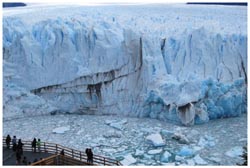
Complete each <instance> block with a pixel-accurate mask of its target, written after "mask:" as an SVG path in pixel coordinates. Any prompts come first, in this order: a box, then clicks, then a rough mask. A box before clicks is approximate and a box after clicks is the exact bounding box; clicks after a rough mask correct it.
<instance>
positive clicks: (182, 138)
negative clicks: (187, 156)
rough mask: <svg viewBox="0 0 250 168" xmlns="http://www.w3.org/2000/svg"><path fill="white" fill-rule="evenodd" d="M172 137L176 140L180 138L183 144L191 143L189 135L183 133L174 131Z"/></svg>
mask: <svg viewBox="0 0 250 168" xmlns="http://www.w3.org/2000/svg"><path fill="white" fill-rule="evenodd" d="M172 138H173V139H175V140H178V141H179V142H180V143H183V144H188V143H189V140H188V139H187V137H186V136H185V135H183V134H181V133H174V135H173V136H172Z"/></svg>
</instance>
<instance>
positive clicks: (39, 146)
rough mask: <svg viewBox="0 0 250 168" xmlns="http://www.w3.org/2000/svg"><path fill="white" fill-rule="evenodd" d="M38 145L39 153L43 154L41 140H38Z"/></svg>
mask: <svg viewBox="0 0 250 168" xmlns="http://www.w3.org/2000/svg"><path fill="white" fill-rule="evenodd" d="M36 145H37V149H38V152H41V140H40V139H38V141H37V142H36Z"/></svg>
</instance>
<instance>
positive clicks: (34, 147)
mask: <svg viewBox="0 0 250 168" xmlns="http://www.w3.org/2000/svg"><path fill="white" fill-rule="evenodd" d="M31 146H32V151H33V152H36V138H34V139H33V141H32V143H31Z"/></svg>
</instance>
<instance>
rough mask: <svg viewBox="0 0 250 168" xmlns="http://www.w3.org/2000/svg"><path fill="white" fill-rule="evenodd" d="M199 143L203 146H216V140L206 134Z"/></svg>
mask: <svg viewBox="0 0 250 168" xmlns="http://www.w3.org/2000/svg"><path fill="white" fill-rule="evenodd" d="M198 145H199V146H201V147H213V146H215V140H214V138H213V137H211V136H208V135H206V136H204V137H201V138H200V140H199V142H198Z"/></svg>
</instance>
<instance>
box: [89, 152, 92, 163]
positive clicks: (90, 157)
mask: <svg viewBox="0 0 250 168" xmlns="http://www.w3.org/2000/svg"><path fill="white" fill-rule="evenodd" d="M89 160H90V163H91V164H93V152H92V150H91V149H89Z"/></svg>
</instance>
